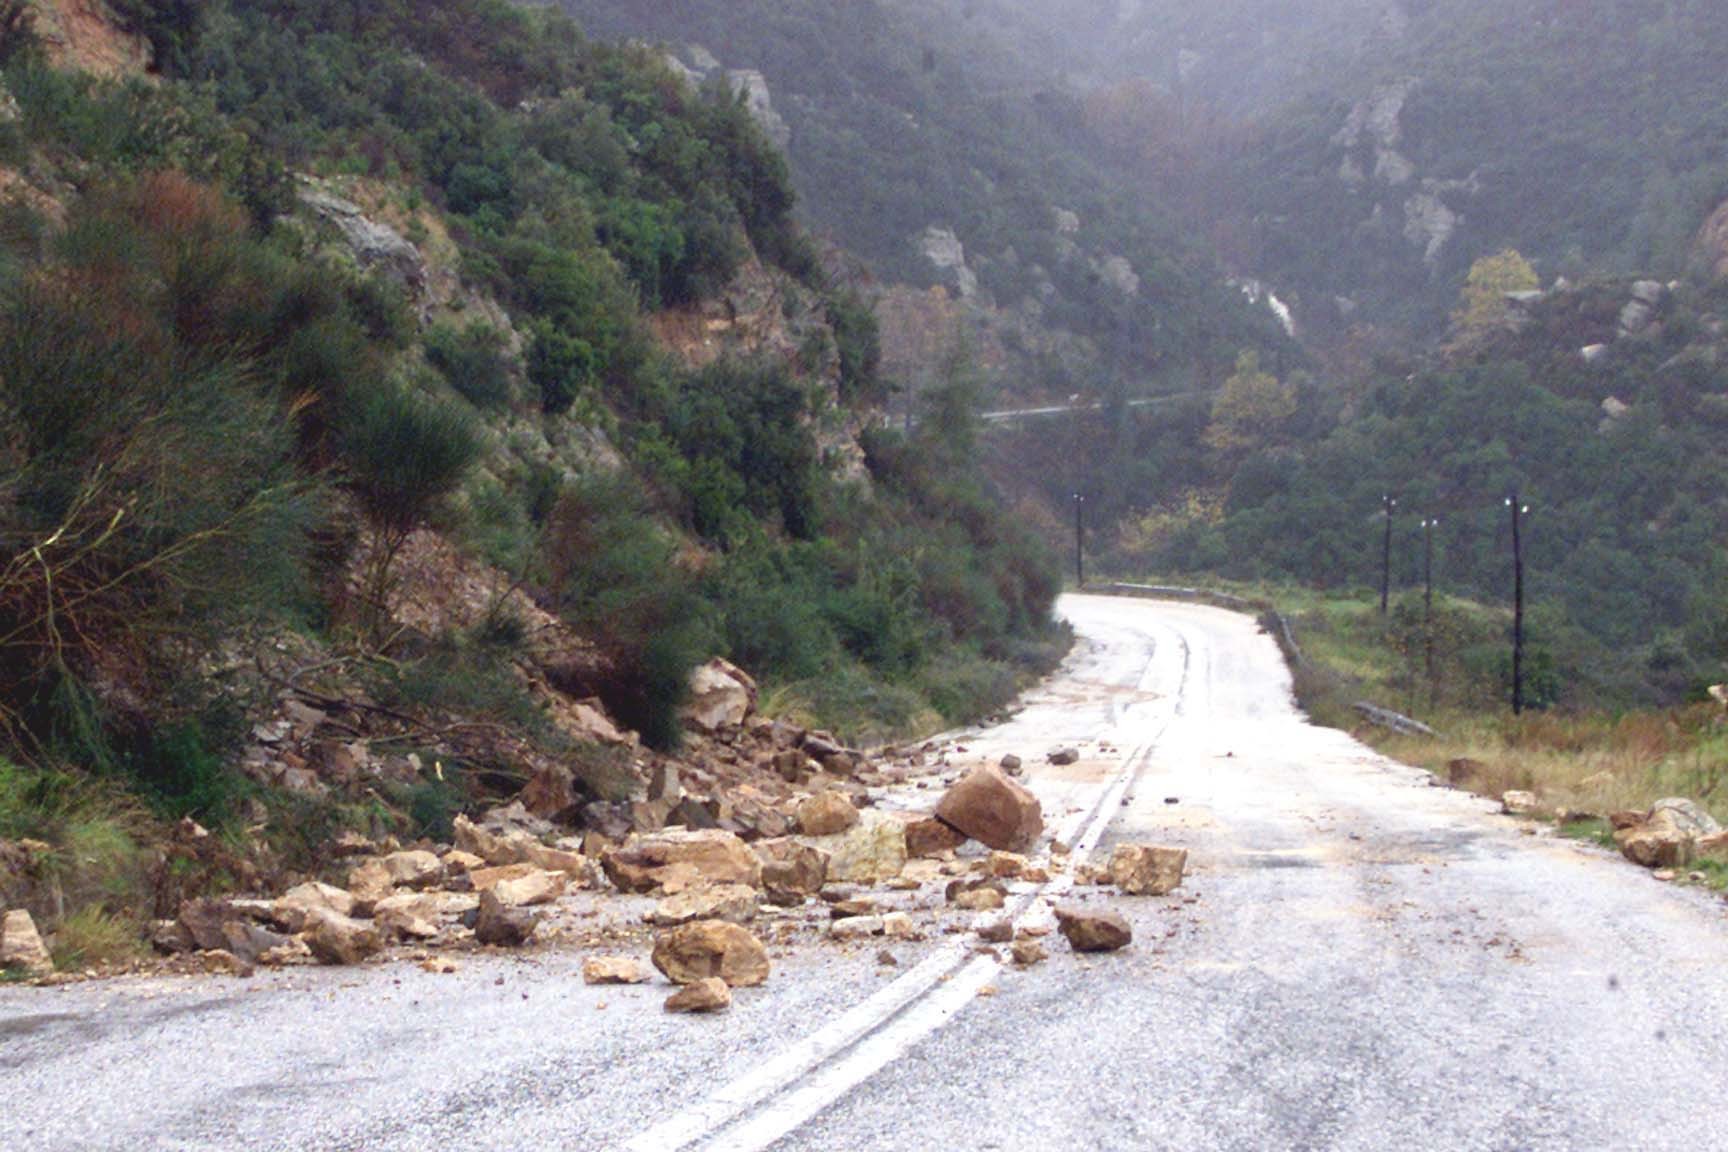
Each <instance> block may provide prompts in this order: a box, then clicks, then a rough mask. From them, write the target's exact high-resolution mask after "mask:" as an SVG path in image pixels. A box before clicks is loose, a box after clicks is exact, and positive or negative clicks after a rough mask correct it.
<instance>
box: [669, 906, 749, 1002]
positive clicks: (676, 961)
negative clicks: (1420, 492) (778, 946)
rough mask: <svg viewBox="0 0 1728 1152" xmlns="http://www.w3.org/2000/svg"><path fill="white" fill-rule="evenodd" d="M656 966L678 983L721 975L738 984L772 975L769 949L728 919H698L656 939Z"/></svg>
mask: <svg viewBox="0 0 1728 1152" xmlns="http://www.w3.org/2000/svg"><path fill="white" fill-rule="evenodd" d="M653 960H654V967H656V968H658V969H659V970H660V972H661V973H662V974H663V975H664V976H665V977H666V978H667V979H668V980H670V981H672V982H673V983H674V984H694V983H696V982H697V981H699V980H706V979H708V978H709V977H712V976H718V977H719V978H720V979H722V980H724V981H726V983H728V984H730V985H731V986H732V987H734V988H744V987H749V986H752V985H756V984H760V983H762V982H763V981H765V980H767V979H768V971H769V963H768V949H767V948H765V947H763V945H762V941H760V940H758V939H756V937H754V936H752V935H751V934H750V933H749V932H747V931H746V930H745V929H743V928H740V927H739V926H738V925H736V924H728V923H727V922H726V921H724V920H698V921H697V922H696V923H694V924H685V925H682V926H680V927H677V928H674V929H672V930H671V931H670V932H666V933H664V934H663V935H661V936H660V938H659V939H657V940H656V941H654V954H653Z"/></svg>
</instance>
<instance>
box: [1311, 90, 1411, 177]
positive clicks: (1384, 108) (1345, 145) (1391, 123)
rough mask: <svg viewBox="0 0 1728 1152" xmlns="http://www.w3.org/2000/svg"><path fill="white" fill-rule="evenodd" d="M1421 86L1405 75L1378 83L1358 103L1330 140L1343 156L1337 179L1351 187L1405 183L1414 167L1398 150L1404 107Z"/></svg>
mask: <svg viewBox="0 0 1728 1152" xmlns="http://www.w3.org/2000/svg"><path fill="white" fill-rule="evenodd" d="M1419 86H1420V81H1418V80H1417V79H1415V78H1414V77H1410V76H1406V77H1403V78H1401V79H1398V80H1393V81H1390V82H1388V83H1385V84H1381V85H1380V86H1379V87H1377V88H1375V89H1374V91H1373V92H1372V93H1370V94H1369V95H1368V97H1367V98H1366V99H1365V100H1361V101H1359V102H1358V103H1357V104H1356V105H1355V106H1354V107H1353V108H1351V109H1350V113H1349V115H1348V116H1346V117H1345V119H1344V126H1343V127H1342V128H1340V129H1339V130H1338V132H1337V134H1336V135H1335V136H1333V137H1332V146H1333V147H1334V148H1337V149H1341V150H1342V151H1343V153H1344V157H1343V159H1342V160H1341V161H1340V162H1339V167H1338V177H1339V179H1341V180H1343V181H1344V182H1345V183H1346V184H1349V185H1350V186H1352V187H1362V186H1364V185H1366V184H1368V183H1370V182H1371V181H1372V182H1376V183H1380V184H1385V185H1388V186H1391V187H1400V186H1402V185H1404V184H1408V183H1409V182H1410V180H1411V178H1412V177H1414V176H1415V174H1416V166H1415V165H1414V164H1412V163H1411V162H1410V161H1409V160H1408V159H1407V158H1406V157H1405V156H1404V155H1403V154H1402V153H1400V152H1399V151H1398V147H1399V145H1401V144H1402V143H1403V142H1404V125H1403V119H1402V118H1403V115H1404V105H1405V103H1406V102H1407V101H1408V100H1409V99H1410V96H1411V94H1412V93H1413V92H1415V91H1416V89H1417V88H1418V87H1419Z"/></svg>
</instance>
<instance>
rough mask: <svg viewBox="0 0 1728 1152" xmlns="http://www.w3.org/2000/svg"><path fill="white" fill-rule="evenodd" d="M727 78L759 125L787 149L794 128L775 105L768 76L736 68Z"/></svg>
mask: <svg viewBox="0 0 1728 1152" xmlns="http://www.w3.org/2000/svg"><path fill="white" fill-rule="evenodd" d="M726 79H727V80H728V81H730V82H731V84H732V91H733V93H734V94H736V95H738V96H742V97H743V98H744V106H745V107H746V108H748V109H749V110H750V115H751V116H752V117H753V118H754V119H755V121H756V124H757V126H758V127H760V128H761V129H762V131H763V133H764V134H765V135H766V136H767V137H768V139H770V140H772V141H774V146H775V147H776V148H779V149H780V151H782V152H784V151H786V149H787V148H788V147H790V146H791V144H792V129H791V127H790V126H789V125H788V124H787V123H786V121H785V119H784V118H783V117H782V116H781V115H780V113H779V111H778V110H777V109H776V108H775V107H774V94H773V93H772V92H770V91H769V89H768V78H767V77H766V76H764V75H762V73H760V72H756V71H753V70H750V69H735V70H733V71H731V72H728V73H727V74H726Z"/></svg>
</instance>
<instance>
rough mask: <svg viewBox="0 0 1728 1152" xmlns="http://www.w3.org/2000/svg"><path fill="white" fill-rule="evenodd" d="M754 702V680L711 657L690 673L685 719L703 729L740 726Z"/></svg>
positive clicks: (693, 725) (740, 670)
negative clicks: (688, 700)
mask: <svg viewBox="0 0 1728 1152" xmlns="http://www.w3.org/2000/svg"><path fill="white" fill-rule="evenodd" d="M755 706H756V681H754V680H752V679H751V678H750V676H749V674H748V673H746V672H745V671H744V670H743V669H741V668H739V667H737V666H736V665H734V664H730V663H728V662H727V661H725V660H718V659H716V660H710V661H709V662H708V663H706V664H704V665H702V667H700V668H698V669H696V671H694V672H692V673H691V674H690V702H689V703H688V704H686V705H685V706H684V721H685V723H687V724H688V725H690V726H691V727H692V728H696V729H698V730H700V731H703V732H719V731H722V730H724V729H728V728H741V727H743V725H744V721H745V720H747V719H749V717H750V712H751V710H752V709H753V708H754V707H755Z"/></svg>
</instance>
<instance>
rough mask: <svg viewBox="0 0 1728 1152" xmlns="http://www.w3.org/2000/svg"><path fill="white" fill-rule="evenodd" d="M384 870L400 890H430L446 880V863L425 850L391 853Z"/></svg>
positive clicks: (385, 862) (385, 859)
mask: <svg viewBox="0 0 1728 1152" xmlns="http://www.w3.org/2000/svg"><path fill="white" fill-rule="evenodd" d="M384 870H385V871H386V872H388V873H389V875H390V883H392V884H394V885H396V886H397V887H399V888H430V887H432V886H433V885H434V884H436V883H438V882H439V881H440V880H442V879H444V862H443V861H442V860H440V859H438V857H436V856H434V855H433V854H432V853H430V852H427V851H425V850H424V849H413V850H410V851H407V852H392V853H390V855H388V856H386V857H384Z"/></svg>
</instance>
